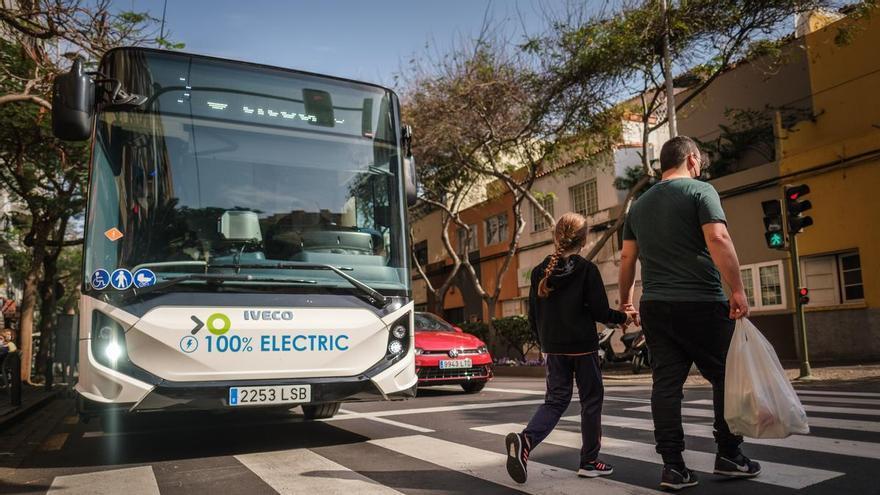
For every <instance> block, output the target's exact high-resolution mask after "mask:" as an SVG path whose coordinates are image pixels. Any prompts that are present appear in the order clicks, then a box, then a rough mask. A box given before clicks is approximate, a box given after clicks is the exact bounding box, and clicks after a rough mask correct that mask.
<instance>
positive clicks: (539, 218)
mask: <svg viewBox="0 0 880 495" xmlns="http://www.w3.org/2000/svg"><path fill="white" fill-rule="evenodd" d="M538 202H539V203H541V206H543V207H544V209H545V210H547V213H549V214H550V216H551V217H552V216H555V215H556V214H555V213H553V196H551V195H549V194H548V195H546V196H544V197H543V198H541V199H539V200H538ZM548 227H550V222H549V221H547V217H545V216H544V215H543V214H542V213H541V212H540V211H539V210H538V209H537V208H536V207H535V205H534V204H532V232H540V231H542V230H546V229H547V228H548Z"/></svg>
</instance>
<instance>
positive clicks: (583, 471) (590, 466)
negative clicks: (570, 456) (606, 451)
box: [578, 461, 614, 478]
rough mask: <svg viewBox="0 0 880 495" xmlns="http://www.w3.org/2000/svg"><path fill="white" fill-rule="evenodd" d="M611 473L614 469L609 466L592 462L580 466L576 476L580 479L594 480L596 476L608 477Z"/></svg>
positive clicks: (600, 462)
mask: <svg viewBox="0 0 880 495" xmlns="http://www.w3.org/2000/svg"><path fill="white" fill-rule="evenodd" d="M613 472H614V467H613V466H612V465H611V464H608V463H605V462H602V461H592V462H588V463H586V464H581V467H580V468H579V469H578V476H580V477H581V478H595V477H597V476H608V475H609V474H611V473H613Z"/></svg>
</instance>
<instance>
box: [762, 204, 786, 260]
mask: <svg viewBox="0 0 880 495" xmlns="http://www.w3.org/2000/svg"><path fill="white" fill-rule="evenodd" d="M761 208H762V209H763V210H764V239H765V240H766V241H767V247H768V248H770V249H785V233H784V232H783V229H782V205H781V204H780V202H779V200H778V199H771V200H769V201H764V202H762V203H761Z"/></svg>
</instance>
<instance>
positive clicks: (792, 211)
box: [785, 184, 813, 235]
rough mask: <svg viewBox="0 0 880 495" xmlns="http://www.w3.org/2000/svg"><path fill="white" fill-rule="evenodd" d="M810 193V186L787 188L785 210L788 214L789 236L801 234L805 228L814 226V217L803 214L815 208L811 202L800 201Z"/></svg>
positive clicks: (802, 185)
mask: <svg viewBox="0 0 880 495" xmlns="http://www.w3.org/2000/svg"><path fill="white" fill-rule="evenodd" d="M809 193H810V186H808V185H806V184H801V185H799V186H787V187H786V188H785V209H786V212H787V213H788V233H789V235H795V234H799V233H800V232H801V231H802V230H804V227H809V226H810V225H813V218H812V217H805V216H802V215H801V213H803V212H805V211H807V210H809V209H810V208H812V207H813V204H812V203H810V201H809V200H803V201H801V200H800V199H801V198H802V197H804V196H806V195H807V194H809Z"/></svg>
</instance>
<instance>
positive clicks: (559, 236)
mask: <svg viewBox="0 0 880 495" xmlns="http://www.w3.org/2000/svg"><path fill="white" fill-rule="evenodd" d="M586 240H587V219H586V218H584V216H583V215H580V214H578V213H573V212H569V213H566V214H565V215H562V217H560V218H559V221H558V222H556V230H555V231H554V232H553V242H554V243H555V244H556V251H554V252H553V254H552V255H550V262H549V263H547V268H545V269H544V276H543V277H542V278H541V281H540V282H539V283H538V297H547V296H549V295H550V291H552V290H553V289H552V288H551V287H550V286H549V285H548V284H547V281H548V280H549V279H550V275H551V274H553V270H555V269H556V265H558V264H559V260H560V258H562V254H563V253H565V252H566V251H569V250H571V249H572V248H574V247H578V246H583V245H584V244H585V243H586Z"/></svg>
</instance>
